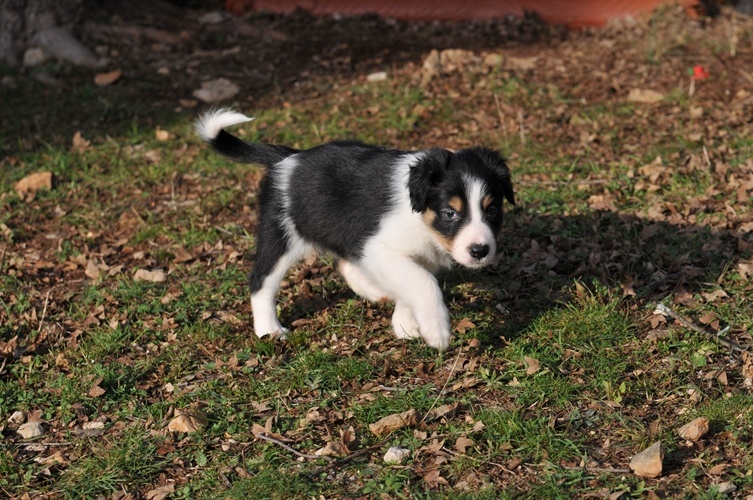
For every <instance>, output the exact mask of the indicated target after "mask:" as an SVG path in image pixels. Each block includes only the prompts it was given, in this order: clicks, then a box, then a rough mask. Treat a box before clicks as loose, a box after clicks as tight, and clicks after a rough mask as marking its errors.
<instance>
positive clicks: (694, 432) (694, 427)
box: [677, 417, 709, 442]
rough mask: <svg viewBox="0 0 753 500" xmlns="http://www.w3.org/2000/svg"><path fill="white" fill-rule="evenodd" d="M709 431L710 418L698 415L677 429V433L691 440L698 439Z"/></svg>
mask: <svg viewBox="0 0 753 500" xmlns="http://www.w3.org/2000/svg"><path fill="white" fill-rule="evenodd" d="M708 431H709V419H708V418H706V417H698V418H697V419H695V420H693V421H692V422H688V423H687V424H685V425H683V426H682V427H680V428H679V429H678V430H677V434H678V435H679V436H680V437H681V438H683V439H687V440H689V441H693V442H695V441H698V440H699V439H701V438H702V437H703V436H705V435H706V433H707V432H708Z"/></svg>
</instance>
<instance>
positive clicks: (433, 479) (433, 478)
mask: <svg viewBox="0 0 753 500" xmlns="http://www.w3.org/2000/svg"><path fill="white" fill-rule="evenodd" d="M424 481H426V482H427V483H428V484H429V488H436V487H437V486H439V485H443V486H446V485H447V484H448V483H447V480H446V479H445V478H443V477H442V476H440V475H439V469H434V470H430V471H429V472H428V473H427V474H426V475H425V476H424Z"/></svg>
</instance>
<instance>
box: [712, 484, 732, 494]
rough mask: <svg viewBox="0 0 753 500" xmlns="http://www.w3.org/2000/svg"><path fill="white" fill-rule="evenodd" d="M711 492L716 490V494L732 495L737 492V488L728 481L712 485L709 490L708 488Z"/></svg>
mask: <svg viewBox="0 0 753 500" xmlns="http://www.w3.org/2000/svg"><path fill="white" fill-rule="evenodd" d="M709 489H710V490H711V491H713V490H716V491H717V493H719V494H721V495H727V494H728V493H734V492H735V491H737V486H735V485H734V483H731V482H730V481H726V482H724V483H718V484H712V485H711V488H709Z"/></svg>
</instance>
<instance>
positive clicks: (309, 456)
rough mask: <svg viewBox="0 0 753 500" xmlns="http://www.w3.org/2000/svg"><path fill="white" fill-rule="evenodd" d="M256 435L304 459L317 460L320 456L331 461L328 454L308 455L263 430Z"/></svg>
mask: <svg viewBox="0 0 753 500" xmlns="http://www.w3.org/2000/svg"><path fill="white" fill-rule="evenodd" d="M256 437H258V438H259V439H263V440H264V441H268V442H270V443H273V444H276V445H278V446H282V447H283V448H285V449H286V450H288V451H289V452H290V453H292V454H293V455H296V456H299V457H301V458H305V459H306V460H319V459H320V458H322V459H324V460H326V461H327V462H332V461H333V458H332V457H328V456H325V455H309V454H308V453H301V452H300V451H298V450H296V449H295V448H293V447H292V446H289V445H287V444H285V443H283V442H282V441H280V440H279V439H275V438H273V437H272V436H269V435H267V434H264V433H263V432H260V433H259V434H257V435H256Z"/></svg>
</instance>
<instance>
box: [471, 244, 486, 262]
mask: <svg viewBox="0 0 753 500" xmlns="http://www.w3.org/2000/svg"><path fill="white" fill-rule="evenodd" d="M468 251H469V253H470V254H471V257H473V258H474V259H477V260H481V259H483V258H484V257H486V256H487V255H488V254H489V245H479V244H478V243H474V244H473V245H471V247H470V248H469V249H468Z"/></svg>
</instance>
